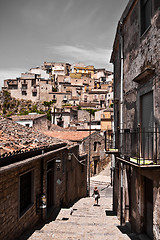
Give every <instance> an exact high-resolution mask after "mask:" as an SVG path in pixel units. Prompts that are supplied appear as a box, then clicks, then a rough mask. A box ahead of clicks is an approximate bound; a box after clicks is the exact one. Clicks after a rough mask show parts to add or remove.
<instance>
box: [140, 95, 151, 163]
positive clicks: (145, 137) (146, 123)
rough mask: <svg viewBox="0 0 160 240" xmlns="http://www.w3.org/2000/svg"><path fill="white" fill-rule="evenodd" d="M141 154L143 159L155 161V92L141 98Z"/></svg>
mask: <svg viewBox="0 0 160 240" xmlns="http://www.w3.org/2000/svg"><path fill="white" fill-rule="evenodd" d="M140 112H141V154H142V158H143V159H153V132H154V131H153V126H154V117H153V92H149V93H147V94H144V95H143V96H141V111H140Z"/></svg>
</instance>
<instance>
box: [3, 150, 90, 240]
mask: <svg viewBox="0 0 160 240" xmlns="http://www.w3.org/2000/svg"><path fill="white" fill-rule="evenodd" d="M68 151H70V152H73V153H74V154H75V156H76V157H77V158H78V146H74V147H72V148H70V149H69V150H68V149H67V147H63V148H60V149H57V150H54V151H51V152H48V153H45V154H42V155H39V156H35V157H33V158H30V159H27V160H23V161H21V162H18V163H14V164H11V165H8V166H5V167H1V168H0V206H1V212H0V225H1V228H0V236H1V237H0V239H3V240H5V239H6V240H10V239H11V240H12V239H16V238H17V237H18V236H20V235H21V234H22V233H23V232H24V231H25V230H27V229H28V228H32V227H33V226H34V225H35V224H36V223H38V222H39V221H40V219H42V220H44V221H45V219H46V218H47V217H50V216H51V214H53V213H54V209H55V208H59V207H61V206H63V205H68V204H69V203H72V202H74V201H75V200H76V199H78V198H81V197H84V196H86V194H87V191H86V167H85V170H84V171H82V167H81V164H80V163H79V162H78V161H77V160H76V159H74V157H73V156H72V160H71V161H69V160H68ZM57 159H60V160H61V166H60V168H59V167H58V165H57V163H56V160H57ZM50 161H53V176H52V177H53V178H52V181H51V182H50V183H51V185H52V186H53V188H54V189H53V193H52V191H51V193H52V194H53V198H54V200H53V204H52V205H53V206H52V209H51V210H52V211H50V212H49V211H48V209H47V208H44V209H42V210H41V209H39V208H38V207H37V206H39V204H38V196H40V194H41V193H42V192H43V193H44V194H45V196H46V198H47V194H48V191H49V190H47V174H48V168H49V167H48V166H49V165H48V163H49V162H50ZM29 170H32V171H33V186H34V191H33V204H31V206H29V209H28V210H27V211H26V212H25V213H24V214H23V215H21V216H20V214H19V209H20V207H19V198H20V197H19V192H20V188H19V185H20V176H21V174H24V173H26V172H27V171H29ZM41 176H43V184H42V181H41Z"/></svg>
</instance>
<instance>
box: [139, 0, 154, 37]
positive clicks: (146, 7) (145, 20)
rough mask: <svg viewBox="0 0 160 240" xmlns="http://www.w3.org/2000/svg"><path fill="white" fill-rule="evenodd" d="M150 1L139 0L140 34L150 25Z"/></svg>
mask: <svg viewBox="0 0 160 240" xmlns="http://www.w3.org/2000/svg"><path fill="white" fill-rule="evenodd" d="M151 17H152V0H141V34H143V33H144V32H145V31H146V30H147V28H148V27H149V26H150V25H151Z"/></svg>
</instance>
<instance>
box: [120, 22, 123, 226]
mask: <svg viewBox="0 0 160 240" xmlns="http://www.w3.org/2000/svg"><path fill="white" fill-rule="evenodd" d="M119 33H120V61H121V89H120V153H121V154H122V152H123V151H122V150H123V134H122V133H123V65H124V62H123V60H124V59H123V35H122V22H120V32H119ZM120 167H121V192H120V224H121V225H122V224H123V163H121V165H120Z"/></svg>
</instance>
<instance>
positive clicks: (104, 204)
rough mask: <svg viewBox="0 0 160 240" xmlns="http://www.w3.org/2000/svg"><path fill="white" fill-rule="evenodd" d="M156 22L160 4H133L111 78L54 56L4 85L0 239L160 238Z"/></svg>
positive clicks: (150, 0) (119, 33)
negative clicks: (61, 60)
mask: <svg viewBox="0 0 160 240" xmlns="http://www.w3.org/2000/svg"><path fill="white" fill-rule="evenodd" d="M159 23H160V3H159V0H146V1H144V0H130V1H129V2H128V4H127V6H126V8H125V9H124V12H123V13H122V15H121V18H120V20H119V22H118V24H117V30H116V34H115V39H114V42H113V49H112V53H111V57H110V62H111V63H112V64H113V69H114V71H113V72H112V71H109V70H107V69H105V68H96V67H95V66H93V65H85V64H84V63H82V62H79V63H74V64H70V63H68V62H58V61H56V60H53V62H52V61H44V62H43V63H42V65H41V66H37V67H33V68H30V69H29V70H28V71H27V72H24V73H21V76H20V77H18V76H17V77H16V78H9V79H4V85H3V87H2V90H1V92H0V206H1V210H0V240H16V239H17V240H18V239H19V240H24V239H30V240H32V239H37V240H38V239H55V240H60V239H64V240H65V239H95V240H97V239H109V240H112V239H126V240H127V239H133V240H149V239H153V240H159V239H160V149H159V145H160V116H159V112H160V104H159V101H160V98H159V89H160V83H159V82H160V81H159V76H160V51H159V49H160V41H159V36H160V24H159ZM53 59H54V57H53ZM97 187H98V188H97ZM97 189H99V190H97ZM95 191H98V192H96V193H95ZM96 195H97V196H96ZM92 197H94V198H92ZM94 200H95V202H94ZM95 228H96V230H95Z"/></svg>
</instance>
